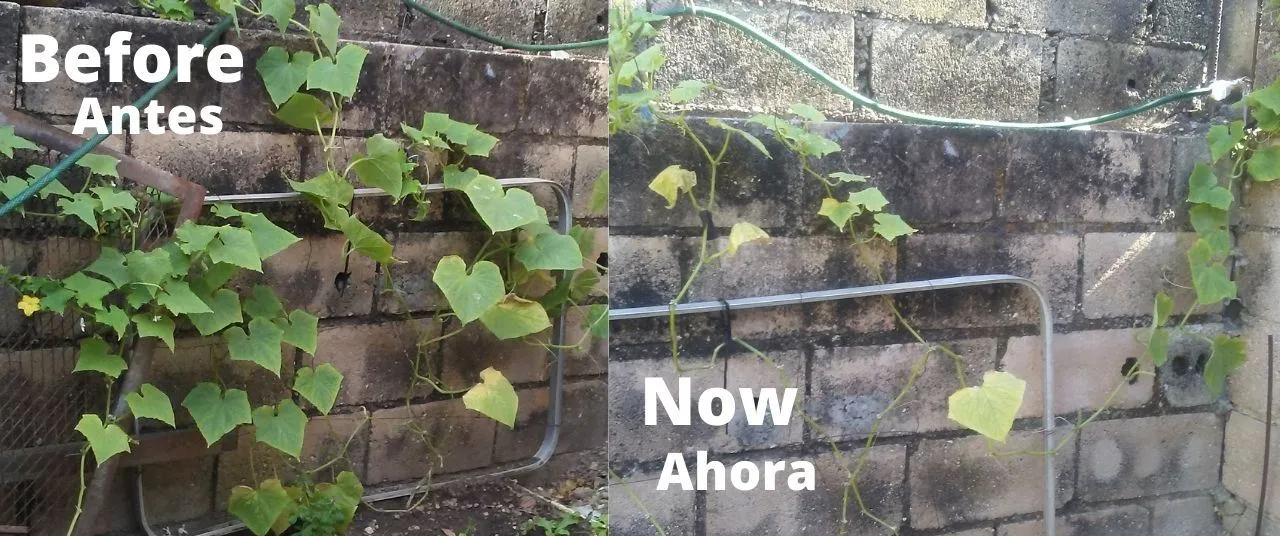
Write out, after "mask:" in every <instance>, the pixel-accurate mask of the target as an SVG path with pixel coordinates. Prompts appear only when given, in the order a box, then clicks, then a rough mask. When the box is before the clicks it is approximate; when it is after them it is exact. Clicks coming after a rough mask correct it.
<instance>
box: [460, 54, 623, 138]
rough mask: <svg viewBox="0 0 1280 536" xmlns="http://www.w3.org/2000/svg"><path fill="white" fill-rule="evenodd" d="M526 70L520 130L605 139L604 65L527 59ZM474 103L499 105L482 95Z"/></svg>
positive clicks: (606, 115) (471, 90) (606, 125)
mask: <svg viewBox="0 0 1280 536" xmlns="http://www.w3.org/2000/svg"><path fill="white" fill-rule="evenodd" d="M529 70H530V71H531V73H530V75H529V78H528V80H529V87H528V95H529V96H530V98H528V99H527V100H526V102H525V104H526V106H525V108H524V111H523V115H520V116H519V117H520V130H522V131H524V132H532V133H534V134H555V135H557V136H581V137H586V138H605V137H607V136H608V135H609V117H608V114H607V113H606V108H608V100H609V84H608V72H609V70H608V66H607V65H605V63H604V62H601V61H594V60H585V59H557V58H549V57H544V56H533V57H530V58H529ZM468 91H470V92H474V91H475V90H474V89H468ZM480 95H483V96H480ZM476 100H477V103H476V104H477V106H484V107H493V103H494V102H502V101H495V100H494V99H493V97H492V95H484V94H483V93H480V94H479V95H477V97H476ZM510 102H512V103H514V102H516V101H514V100H512V101H510Z"/></svg>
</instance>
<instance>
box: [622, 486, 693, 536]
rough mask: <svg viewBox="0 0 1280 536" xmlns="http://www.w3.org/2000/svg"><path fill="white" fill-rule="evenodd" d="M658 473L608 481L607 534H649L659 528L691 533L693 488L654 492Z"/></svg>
mask: <svg viewBox="0 0 1280 536" xmlns="http://www.w3.org/2000/svg"><path fill="white" fill-rule="evenodd" d="M657 486H658V475H639V476H635V477H631V478H621V479H619V478H614V479H611V480H610V482H609V497H610V500H609V533H610V534H613V535H615V536H650V535H652V534H656V533H657V528H655V524H656V525H657V527H661V528H662V529H663V530H664V531H665V532H666V533H667V534H673V535H674V534H693V533H694V530H695V529H694V522H695V520H694V516H692V515H689V513H690V512H693V511H694V508H695V506H694V493H695V492H694V491H693V490H689V491H685V490H682V489H679V488H675V489H667V490H665V491H658V490H657Z"/></svg>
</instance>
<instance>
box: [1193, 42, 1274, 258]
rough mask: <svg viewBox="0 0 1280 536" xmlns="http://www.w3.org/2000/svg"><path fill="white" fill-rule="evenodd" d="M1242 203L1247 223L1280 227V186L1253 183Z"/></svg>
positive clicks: (1256, 225) (1245, 192) (1242, 198)
mask: <svg viewBox="0 0 1280 536" xmlns="http://www.w3.org/2000/svg"><path fill="white" fill-rule="evenodd" d="M1278 65H1280V64H1278ZM1206 160H1208V159H1206ZM1241 205H1243V208H1244V218H1243V220H1244V223H1245V224H1247V225H1250V226H1254V227H1265V228H1269V229H1274V228H1277V227H1280V188H1274V187H1272V185H1270V184H1251V185H1250V186H1249V187H1248V188H1247V189H1246V190H1245V191H1244V194H1243V195H1242V197H1241ZM1242 240H1243V238H1242ZM1246 253H1250V254H1252V253H1253V252H1252V251H1246Z"/></svg>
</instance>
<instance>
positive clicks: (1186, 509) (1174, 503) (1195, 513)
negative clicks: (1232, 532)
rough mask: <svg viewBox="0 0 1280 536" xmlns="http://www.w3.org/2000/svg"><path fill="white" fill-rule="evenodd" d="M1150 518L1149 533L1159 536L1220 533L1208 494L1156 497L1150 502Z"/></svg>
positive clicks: (1218, 522) (1216, 515) (1220, 524)
mask: <svg viewBox="0 0 1280 536" xmlns="http://www.w3.org/2000/svg"><path fill="white" fill-rule="evenodd" d="M1151 518H1152V520H1153V522H1154V525H1152V527H1151V529H1152V530H1151V533H1152V534H1159V535H1161V536H1200V535H1202V534H1221V533H1222V523H1221V521H1220V520H1219V519H1218V513H1217V509H1216V507H1215V506H1214V504H1213V498H1212V497H1208V496H1200V497H1187V498H1185V499H1157V500H1156V501H1155V502H1153V503H1151Z"/></svg>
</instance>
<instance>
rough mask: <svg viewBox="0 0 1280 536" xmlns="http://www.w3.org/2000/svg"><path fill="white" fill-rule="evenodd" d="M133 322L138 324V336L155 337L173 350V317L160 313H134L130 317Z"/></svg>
mask: <svg viewBox="0 0 1280 536" xmlns="http://www.w3.org/2000/svg"><path fill="white" fill-rule="evenodd" d="M132 320H133V323H134V324H136V325H137V326H138V336H139V337H155V338H157V339H160V340H162V341H164V343H165V344H166V345H167V346H168V347H169V350H170V351H173V329H174V324H173V319H172V318H169V317H167V316H162V315H146V314H136V315H133V317H132Z"/></svg>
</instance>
